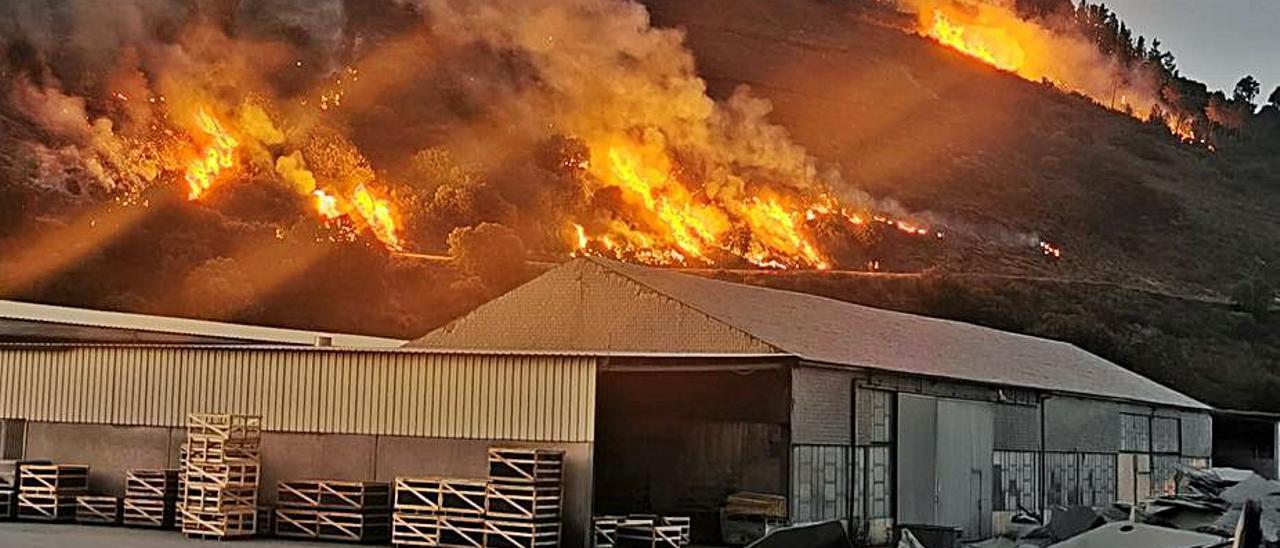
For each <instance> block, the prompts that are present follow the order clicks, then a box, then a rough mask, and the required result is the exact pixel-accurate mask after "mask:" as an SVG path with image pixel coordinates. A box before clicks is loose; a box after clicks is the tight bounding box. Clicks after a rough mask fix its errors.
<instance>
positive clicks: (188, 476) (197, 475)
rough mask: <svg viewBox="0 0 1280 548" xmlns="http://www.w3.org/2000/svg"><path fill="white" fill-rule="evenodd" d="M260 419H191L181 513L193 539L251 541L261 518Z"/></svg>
mask: <svg viewBox="0 0 1280 548" xmlns="http://www.w3.org/2000/svg"><path fill="white" fill-rule="evenodd" d="M261 444H262V418H261V417H257V416H249V415H233V414H203V413H193V414H191V415H190V416H188V417H187V440H186V442H184V447H186V465H185V466H184V467H183V471H184V472H185V477H184V478H183V484H182V490H181V492H180V493H179V495H178V512H179V513H180V514H181V515H182V532H183V533H186V534H187V536H189V537H194V538H211V539H231V538H243V537H250V536H253V534H254V532H255V530H256V527H255V525H256V523H257V512H258V478H259V471H260V469H261V460H260V451H259V448H260V446H261Z"/></svg>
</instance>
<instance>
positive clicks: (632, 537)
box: [615, 525, 683, 548]
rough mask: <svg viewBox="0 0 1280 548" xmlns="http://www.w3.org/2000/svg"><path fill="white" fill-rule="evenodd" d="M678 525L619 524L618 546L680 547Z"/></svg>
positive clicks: (625, 547)
mask: <svg viewBox="0 0 1280 548" xmlns="http://www.w3.org/2000/svg"><path fill="white" fill-rule="evenodd" d="M681 532H682V531H681V528H680V526H679V525H619V526H618V534H617V542H616V543H615V546H617V547H618V548H680V547H681V546H683V544H682V541H681Z"/></svg>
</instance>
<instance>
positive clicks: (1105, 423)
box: [1044, 396, 1120, 453]
mask: <svg viewBox="0 0 1280 548" xmlns="http://www.w3.org/2000/svg"><path fill="white" fill-rule="evenodd" d="M1044 445H1045V447H1044V448H1045V450H1046V451H1071V452H1082V453H1115V452H1117V451H1119V450H1120V407H1119V406H1118V405H1116V404H1114V403H1111V402H1106V401H1099V400H1086V399H1082V398H1072V397H1066V396H1054V397H1051V398H1048V399H1046V400H1045V401H1044Z"/></svg>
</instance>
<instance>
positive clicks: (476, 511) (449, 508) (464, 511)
mask: <svg viewBox="0 0 1280 548" xmlns="http://www.w3.org/2000/svg"><path fill="white" fill-rule="evenodd" d="M488 494H489V482H488V481H485V480H474V479H457V478H445V479H442V480H440V512H441V513H444V514H451V515H462V516H483V515H484V511H485V510H484V508H485V500H486V499H487V497H488Z"/></svg>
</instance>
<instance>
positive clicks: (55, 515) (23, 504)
mask: <svg viewBox="0 0 1280 548" xmlns="http://www.w3.org/2000/svg"><path fill="white" fill-rule="evenodd" d="M88 490H89V467H88V466H84V465H81V464H41V465H25V466H22V467H21V468H20V469H19V472H18V519H31V520H40V521H70V520H72V519H75V517H76V497H79V496H80V495H84V494H86V493H87V492H88Z"/></svg>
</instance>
